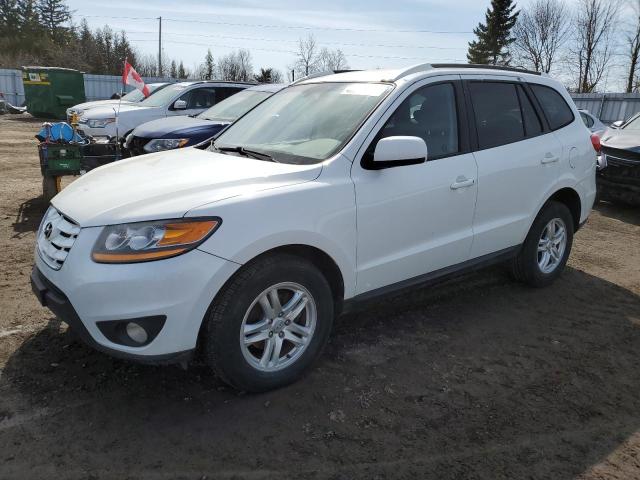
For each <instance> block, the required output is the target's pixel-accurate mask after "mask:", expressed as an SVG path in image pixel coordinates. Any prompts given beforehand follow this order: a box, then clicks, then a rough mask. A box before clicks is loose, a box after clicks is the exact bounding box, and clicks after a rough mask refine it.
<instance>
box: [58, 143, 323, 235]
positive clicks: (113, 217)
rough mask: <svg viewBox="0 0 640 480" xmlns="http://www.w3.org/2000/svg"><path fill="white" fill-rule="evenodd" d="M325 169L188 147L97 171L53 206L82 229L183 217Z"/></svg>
mask: <svg viewBox="0 0 640 480" xmlns="http://www.w3.org/2000/svg"><path fill="white" fill-rule="evenodd" d="M321 170H322V166H321V165H290V164H284V163H275V162H269V161H264V160H256V159H252V158H246V157H239V156H235V155H224V154H221V153H214V152H208V151H203V150H198V149H195V148H186V149H181V150H172V151H167V152H159V153H154V154H150V155H142V156H140V157H134V158H130V159H126V160H121V161H118V162H114V163H111V164H108V165H105V166H103V167H100V168H96V169H94V170H92V171H90V172H89V173H87V174H86V175H83V176H82V177H80V178H79V179H78V180H76V181H74V182H73V183H71V184H70V185H69V186H68V187H66V188H65V189H64V190H62V192H60V193H59V194H58V195H56V196H55V197H54V199H53V200H52V202H51V203H52V204H53V206H54V207H55V208H57V209H58V210H60V211H61V212H63V213H64V214H65V215H67V216H68V217H70V218H72V219H73V220H75V221H76V222H78V223H79V224H80V226H82V227H92V226H101V225H113V224H118V223H126V222H137V221H144V220H160V219H168V218H179V217H182V216H184V215H185V214H186V213H187V212H188V211H189V210H191V209H193V208H195V207H199V206H202V205H206V204H209V203H213V202H217V201H220V200H224V199H227V198H231V197H236V196H239V195H248V194H251V193H255V192H258V191H261V190H265V189H271V188H278V187H283V186H287V185H294V184H297V183H303V182H308V181H311V180H314V179H315V178H317V177H318V175H319V174H320V171H321Z"/></svg>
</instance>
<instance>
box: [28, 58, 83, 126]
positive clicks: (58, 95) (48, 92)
mask: <svg viewBox="0 0 640 480" xmlns="http://www.w3.org/2000/svg"><path fill="white" fill-rule="evenodd" d="M22 83H23V85H24V96H25V104H26V106H27V111H28V112H29V113H30V114H31V115H33V116H34V117H38V118H60V119H66V118H67V115H66V111H67V108H69V107H72V106H73V105H77V104H79V103H84V102H86V97H85V94H84V75H83V73H82V72H80V71H78V70H73V69H71V68H59V67H22Z"/></svg>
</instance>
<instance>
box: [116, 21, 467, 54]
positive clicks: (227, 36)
mask: <svg viewBox="0 0 640 480" xmlns="http://www.w3.org/2000/svg"><path fill="white" fill-rule="evenodd" d="M165 20H166V19H165ZM126 33H128V34H130V33H144V34H154V35H155V34H156V33H158V32H155V31H151V30H127V31H126ZM163 33H164V35H176V36H183V37H206V38H226V39H229V40H250V41H256V42H276V43H298V40H286V39H275V38H258V37H234V36H229V35H211V34H197V33H177V32H163ZM318 45H332V46H347V47H376V48H418V49H434V50H466V49H467V47H440V46H434V45H387V44H377V43H349V42H318Z"/></svg>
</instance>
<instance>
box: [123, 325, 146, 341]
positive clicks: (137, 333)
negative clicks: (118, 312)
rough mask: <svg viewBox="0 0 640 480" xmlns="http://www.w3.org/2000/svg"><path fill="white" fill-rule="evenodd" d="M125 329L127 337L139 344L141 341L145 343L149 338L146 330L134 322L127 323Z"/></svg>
mask: <svg viewBox="0 0 640 480" xmlns="http://www.w3.org/2000/svg"><path fill="white" fill-rule="evenodd" d="M126 330H127V335H129V338H131V340H133V341H134V342H136V343H139V344H141V345H142V344H143V343H146V342H147V340H148V338H149V335H147V331H146V330H145V329H144V328H142V327H141V326H140V325H138V324H137V323H135V322H129V323H127V328H126Z"/></svg>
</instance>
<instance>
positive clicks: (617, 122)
mask: <svg viewBox="0 0 640 480" xmlns="http://www.w3.org/2000/svg"><path fill="white" fill-rule="evenodd" d="M622 125H624V120H618V121H616V122H613V123H612V124H611V128H620V127H621V126H622Z"/></svg>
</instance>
